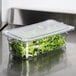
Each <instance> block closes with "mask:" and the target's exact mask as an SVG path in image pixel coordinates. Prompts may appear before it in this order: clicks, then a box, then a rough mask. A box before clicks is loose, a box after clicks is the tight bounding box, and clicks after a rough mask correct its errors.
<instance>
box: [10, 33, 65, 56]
mask: <svg viewBox="0 0 76 76" xmlns="http://www.w3.org/2000/svg"><path fill="white" fill-rule="evenodd" d="M28 44H29V54H30V55H31V56H38V55H41V54H44V53H46V52H49V51H54V50H55V49H58V48H61V47H62V46H63V45H64V44H65V38H64V37H63V36H62V35H60V34H57V35H52V36H49V37H46V38H43V39H38V40H34V41H30V42H29V43H28ZM9 45H10V47H11V52H13V53H14V54H15V55H16V56H17V57H25V56H26V43H25V42H22V41H19V40H16V39H12V40H11V41H10V42H9Z"/></svg>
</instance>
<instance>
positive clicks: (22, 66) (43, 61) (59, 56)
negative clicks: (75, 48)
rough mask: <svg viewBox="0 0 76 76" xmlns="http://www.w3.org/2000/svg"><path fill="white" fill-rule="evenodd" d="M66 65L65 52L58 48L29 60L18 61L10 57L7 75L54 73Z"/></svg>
mask: <svg viewBox="0 0 76 76" xmlns="http://www.w3.org/2000/svg"><path fill="white" fill-rule="evenodd" d="M9 58H10V57H9ZM66 66H67V60H66V52H65V51H64V50H62V49H58V50H55V51H53V52H49V53H47V54H44V55H42V56H41V57H34V58H31V59H29V60H23V61H22V60H21V61H20V60H15V59H11V58H10V59H9V63H8V70H7V76H14V75H15V76H47V74H48V73H50V74H51V73H54V72H56V71H58V70H61V69H64V68H66Z"/></svg>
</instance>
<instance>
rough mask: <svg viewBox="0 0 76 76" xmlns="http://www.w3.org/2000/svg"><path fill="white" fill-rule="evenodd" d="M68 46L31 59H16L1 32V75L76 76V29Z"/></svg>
mask: <svg viewBox="0 0 76 76" xmlns="http://www.w3.org/2000/svg"><path fill="white" fill-rule="evenodd" d="M66 41H67V42H66V47H65V48H64V49H63V50H58V51H56V52H55V54H52V52H51V53H47V54H46V55H43V56H41V57H36V58H32V59H30V60H24V61H19V60H14V59H12V56H11V55H10V52H9V46H8V41H7V38H6V37H5V36H3V35H2V33H0V76H76V31H72V32H69V34H68V36H67V38H66Z"/></svg>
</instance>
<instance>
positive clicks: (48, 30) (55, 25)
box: [3, 20, 74, 41]
mask: <svg viewBox="0 0 76 76" xmlns="http://www.w3.org/2000/svg"><path fill="white" fill-rule="evenodd" d="M73 29H74V27H73V26H70V25H67V24H64V23H62V22H58V21H55V20H46V21H43V22H39V23H35V24H32V25H28V26H24V27H20V28H14V29H10V30H6V31H3V34H5V35H6V36H9V37H11V38H16V39H19V40H22V41H31V40H35V39H40V38H43V37H47V36H51V35H54V34H61V33H65V32H68V31H70V30H73Z"/></svg>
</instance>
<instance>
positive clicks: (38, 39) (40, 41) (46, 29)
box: [3, 20, 74, 59]
mask: <svg viewBox="0 0 76 76" xmlns="http://www.w3.org/2000/svg"><path fill="white" fill-rule="evenodd" d="M73 29H74V27H73V26H70V25H66V24H64V23H61V22H57V21H55V20H46V21H43V22H39V23H36V24H32V25H28V26H24V27H20V28H15V29H11V30H6V31H3V34H4V35H6V36H7V39H8V42H9V50H10V52H11V53H12V55H13V56H16V57H19V58H26V59H28V58H29V57H30V56H31V57H35V56H39V55H42V54H45V53H47V52H50V51H54V50H55V49H58V48H61V47H63V46H64V44H65V42H66V39H65V37H64V35H63V34H65V33H67V32H68V31H70V30H73Z"/></svg>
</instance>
